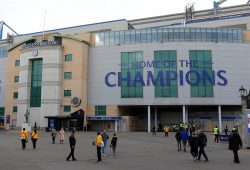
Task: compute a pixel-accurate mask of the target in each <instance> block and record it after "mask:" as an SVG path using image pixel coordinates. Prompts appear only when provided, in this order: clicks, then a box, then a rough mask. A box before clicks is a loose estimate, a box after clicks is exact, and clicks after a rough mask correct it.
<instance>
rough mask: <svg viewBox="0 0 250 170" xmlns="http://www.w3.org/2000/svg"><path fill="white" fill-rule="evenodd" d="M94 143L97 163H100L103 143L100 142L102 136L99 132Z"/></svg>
mask: <svg viewBox="0 0 250 170" xmlns="http://www.w3.org/2000/svg"><path fill="white" fill-rule="evenodd" d="M95 143H96V149H97V162H101V161H102V154H101V149H102V147H103V146H104V143H103V141H102V135H101V133H100V132H97V137H96V142H95Z"/></svg>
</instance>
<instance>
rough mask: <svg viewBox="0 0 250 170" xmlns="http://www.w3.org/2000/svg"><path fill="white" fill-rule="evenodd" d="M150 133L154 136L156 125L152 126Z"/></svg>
mask: <svg viewBox="0 0 250 170" xmlns="http://www.w3.org/2000/svg"><path fill="white" fill-rule="evenodd" d="M152 135H155V136H156V127H155V126H153V128H152Z"/></svg>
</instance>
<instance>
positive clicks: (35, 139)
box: [31, 129, 38, 149]
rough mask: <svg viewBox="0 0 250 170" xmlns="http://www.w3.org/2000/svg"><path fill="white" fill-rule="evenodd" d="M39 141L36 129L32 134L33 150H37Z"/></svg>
mask: <svg viewBox="0 0 250 170" xmlns="http://www.w3.org/2000/svg"><path fill="white" fill-rule="evenodd" d="M37 139H38V133H37V131H36V129H35V130H34V131H33V132H32V134H31V140H32V143H33V148H34V149H36V142H37Z"/></svg>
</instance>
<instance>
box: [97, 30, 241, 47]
mask: <svg viewBox="0 0 250 170" xmlns="http://www.w3.org/2000/svg"><path fill="white" fill-rule="evenodd" d="M242 40H243V38H242V30H241V29H237V28H148V29H130V30H124V31H115V32H98V33H95V45H94V46H110V45H121V44H139V43H152V42H158V43H163V42H216V43H217V42H232V43H236V42H238V43H239V42H242Z"/></svg>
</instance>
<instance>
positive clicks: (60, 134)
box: [59, 127, 64, 144]
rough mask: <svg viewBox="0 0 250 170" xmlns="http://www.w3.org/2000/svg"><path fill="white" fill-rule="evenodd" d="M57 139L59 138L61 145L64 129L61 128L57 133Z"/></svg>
mask: <svg viewBox="0 0 250 170" xmlns="http://www.w3.org/2000/svg"><path fill="white" fill-rule="evenodd" d="M59 137H60V144H63V141H64V129H63V127H62V128H61V130H60V132H59Z"/></svg>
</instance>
